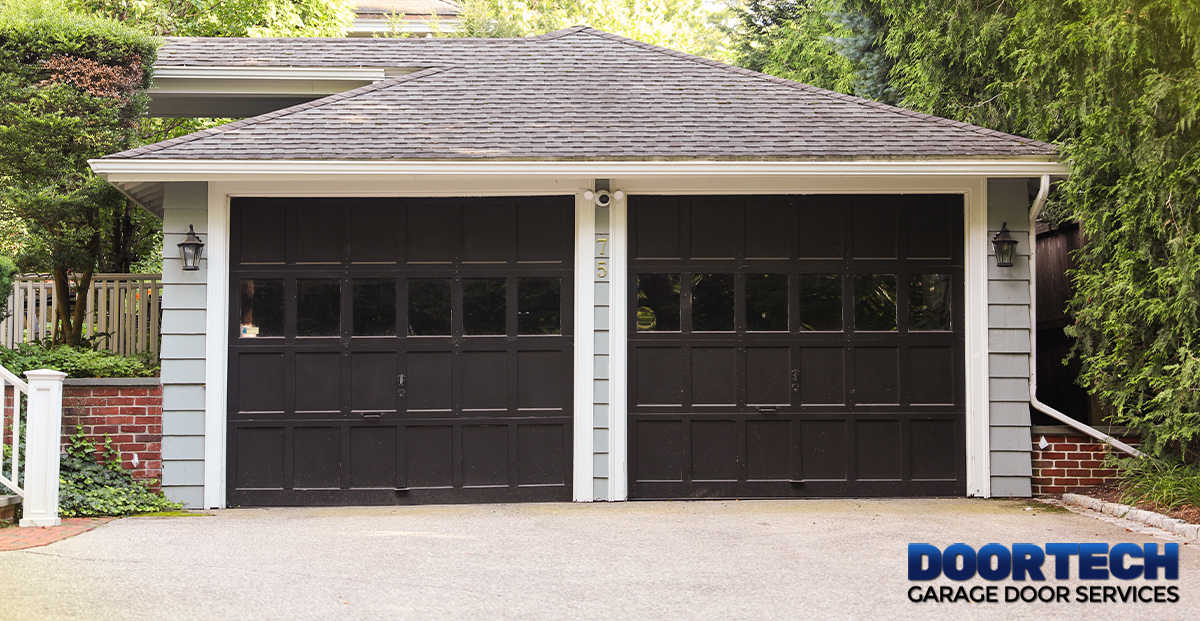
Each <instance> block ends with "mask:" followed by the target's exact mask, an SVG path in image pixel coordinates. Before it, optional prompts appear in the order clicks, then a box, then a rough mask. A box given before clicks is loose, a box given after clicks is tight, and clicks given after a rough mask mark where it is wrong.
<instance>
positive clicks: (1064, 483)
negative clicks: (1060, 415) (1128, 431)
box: [1033, 433, 1138, 495]
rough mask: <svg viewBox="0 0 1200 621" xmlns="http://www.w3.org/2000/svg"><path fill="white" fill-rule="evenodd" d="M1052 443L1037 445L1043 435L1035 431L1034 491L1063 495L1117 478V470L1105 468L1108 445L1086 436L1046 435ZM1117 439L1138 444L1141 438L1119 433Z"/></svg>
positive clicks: (1035, 492)
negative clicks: (1043, 445) (1044, 445)
mask: <svg viewBox="0 0 1200 621" xmlns="http://www.w3.org/2000/svg"><path fill="white" fill-rule="evenodd" d="M1045 437H1046V442H1049V443H1050V445H1049V446H1047V447H1046V448H1045V449H1042V448H1039V447H1038V444H1039V442H1040V441H1041V439H1042V434H1038V433H1034V434H1033V493H1034V494H1035V495H1038V494H1061V493H1063V492H1070V491H1074V490H1076V489H1080V488H1085V487H1092V486H1093V485H1100V484H1102V483H1108V482H1110V481H1113V480H1115V479H1116V471H1115V470H1113V469H1112V468H1105V467H1103V465H1102V464H1103V462H1104V458H1105V457H1107V456H1108V453H1109V450H1110V449H1109V448H1108V445H1107V444H1104V443H1101V442H1097V441H1096V440H1095V439H1093V438H1091V437H1089V436H1084V435H1046V436H1045ZM1117 439H1118V440H1120V441H1122V442H1124V443H1126V444H1130V445H1137V443H1138V438H1136V437H1129V436H1118V437H1117Z"/></svg>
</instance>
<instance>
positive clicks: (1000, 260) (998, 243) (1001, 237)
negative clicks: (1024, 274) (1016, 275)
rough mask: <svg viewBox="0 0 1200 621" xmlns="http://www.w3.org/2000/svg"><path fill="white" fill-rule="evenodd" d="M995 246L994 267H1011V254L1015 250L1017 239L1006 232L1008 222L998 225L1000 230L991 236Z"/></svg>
mask: <svg viewBox="0 0 1200 621" xmlns="http://www.w3.org/2000/svg"><path fill="white" fill-rule="evenodd" d="M992 245H993V246H995V247H996V267H1012V264H1013V255H1014V254H1016V252H1017V240H1015V239H1013V236H1012V235H1009V234H1008V223H1007V222H1005V223H1004V224H1001V225H1000V232H999V233H996V236H995V237H993V238H992Z"/></svg>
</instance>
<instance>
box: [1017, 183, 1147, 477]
mask: <svg viewBox="0 0 1200 621" xmlns="http://www.w3.org/2000/svg"><path fill="white" fill-rule="evenodd" d="M1049 194H1050V175H1042V183H1041V187H1040V188H1038V193H1037V198H1035V199H1034V200H1033V205H1032V206H1031V207H1030V208H1029V238H1030V239H1029V242H1030V246H1032V247H1031V248H1030V249H1029V283H1030V286H1029V289H1030V296H1029V345H1030V352H1031V353H1030V356H1029V405H1032V406H1033V407H1034V409H1036V410H1038V411H1039V412H1042V413H1045V414H1047V415H1049V416H1050V417H1051V418H1054V419H1056V420H1058V421H1060V422H1063V423H1066V424H1067V425H1068V426H1070V427H1073V428H1075V429H1077V430H1079V431H1082V432H1083V433H1085V434H1087V435H1089V436H1091V437H1093V438H1095V439H1097V440H1100V441H1101V442H1104V443H1106V444H1108V445H1109V446H1112V447H1113V448H1115V449H1117V450H1120V451H1123V452H1125V453H1128V454H1130V455H1133V456H1134V457H1145V454H1144V453H1142V452H1141V451H1139V450H1137V449H1135V448H1133V447H1132V446H1129V445H1128V444H1125V443H1124V442H1121V441H1120V440H1118V439H1116V438H1114V437H1112V436H1110V435H1108V434H1107V433H1104V432H1103V431H1100V430H1099V429H1096V428H1095V427H1092V426H1090V425H1086V424H1084V423H1081V422H1079V421H1077V420H1075V419H1074V418H1071V417H1070V416H1067V415H1066V414H1063V413H1062V412H1059V411H1058V410H1056V409H1054V408H1052V407H1050V406H1048V405H1046V404H1045V403H1042V402H1041V401H1038V398H1037V228H1036V227H1037V218H1038V216H1039V215H1040V214H1041V213H1042V207H1044V206H1045V204H1046V197H1047V196H1048V195H1049Z"/></svg>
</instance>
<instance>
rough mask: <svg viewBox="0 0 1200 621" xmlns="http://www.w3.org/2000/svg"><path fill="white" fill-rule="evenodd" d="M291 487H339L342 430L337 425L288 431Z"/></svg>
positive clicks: (340, 478) (340, 480) (340, 479)
mask: <svg viewBox="0 0 1200 621" xmlns="http://www.w3.org/2000/svg"><path fill="white" fill-rule="evenodd" d="M292 433H293V434H294V438H293V440H292V447H293V449H292V450H293V453H292V464H293V466H292V468H293V474H292V486H293V487H297V488H314V487H316V488H322V487H323V488H339V487H341V486H342V430H341V428H340V427H298V428H296V429H295V430H293V432H292Z"/></svg>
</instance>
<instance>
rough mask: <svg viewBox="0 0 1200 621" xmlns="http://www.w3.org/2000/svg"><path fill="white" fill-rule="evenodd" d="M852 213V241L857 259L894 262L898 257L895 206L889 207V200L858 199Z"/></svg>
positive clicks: (852, 247)
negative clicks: (889, 260)
mask: <svg viewBox="0 0 1200 621" xmlns="http://www.w3.org/2000/svg"><path fill="white" fill-rule="evenodd" d="M884 200H887V199H884ZM892 200H894V199H892ZM851 214H852V216H851V217H852V224H851V237H850V238H851V240H852V246H851V249H852V253H853V257H854V258H855V259H893V258H895V257H896V207H895V205H894V204H890V201H889V202H882V201H874V200H872V201H864V200H862V199H859V200H856V201H855V204H854V207H853V209H852V210H851Z"/></svg>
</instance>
